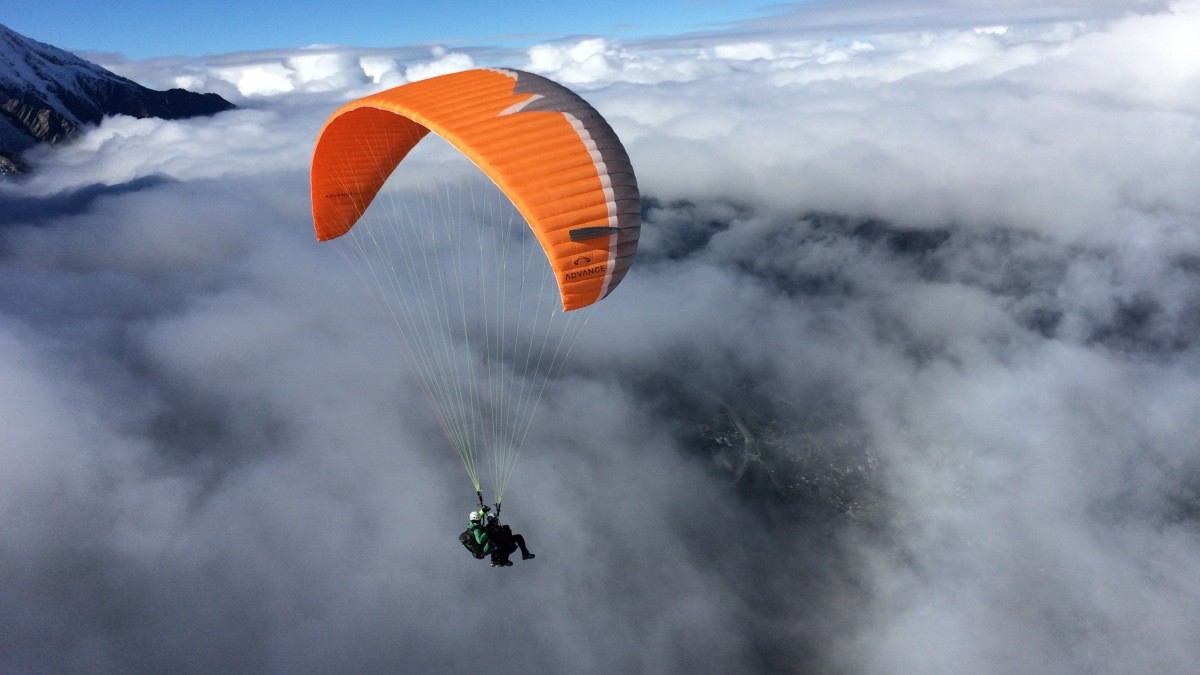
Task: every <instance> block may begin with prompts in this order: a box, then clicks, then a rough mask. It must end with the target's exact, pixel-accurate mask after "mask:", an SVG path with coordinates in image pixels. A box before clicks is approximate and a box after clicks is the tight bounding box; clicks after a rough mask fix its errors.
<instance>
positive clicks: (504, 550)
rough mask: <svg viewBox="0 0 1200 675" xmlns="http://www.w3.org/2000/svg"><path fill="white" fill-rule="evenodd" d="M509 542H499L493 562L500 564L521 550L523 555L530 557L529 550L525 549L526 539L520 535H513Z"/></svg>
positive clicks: (494, 552) (494, 550) (493, 555)
mask: <svg viewBox="0 0 1200 675" xmlns="http://www.w3.org/2000/svg"><path fill="white" fill-rule="evenodd" d="M507 539H508V540H507V541H497V542H496V548H495V549H493V550H492V562H500V561H503V560H508V556H510V555H512V554H513V553H516V552H517V549H518V548H519V549H521V555H529V549H528V548H526V547H525V537H522V536H521V535H519V534H514V535H511V536H509V537H508V538H507Z"/></svg>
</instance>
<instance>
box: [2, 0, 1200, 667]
mask: <svg viewBox="0 0 1200 675" xmlns="http://www.w3.org/2000/svg"><path fill="white" fill-rule="evenodd" d="M889 6H890V7H891V6H893V5H889ZM978 6H979V5H978V3H973V4H972V7H978ZM855 7H856V8H860V9H863V10H864V12H865V14H864V15H865V16H868V17H871V18H872V20H873V22H872V21H867V22H865V23H863V24H862V25H857V24H856V25H855V26H853V30H852V31H851V30H848V29H847V30H845V31H841V30H839V31H837V35H836V38H837V39H832V38H829V37H828V36H829V35H832V34H833V33H834V32H833V31H832V30H831V29H821V31H814V32H808V31H805V30H801V29H800V28H794V29H793V30H792V31H791V32H790V33H787V34H780V33H777V32H767V31H765V30H763V29H761V28H757V27H756V26H755V25H754V24H748V25H747V26H745V27H742V28H740V29H736V30H731V31H729V32H726V33H722V34H707V35H696V36H685V37H687V40H674V39H671V40H668V39H664V40H662V41H660V42H657V43H655V42H645V43H637V44H622V43H618V42H615V41H612V40H608V39H604V38H586V39H577V40H572V41H565V42H559V43H546V44H541V45H537V46H535V47H533V48H530V49H528V50H522V51H511V50H498V49H487V50H484V49H480V50H471V49H437V50H434V51H430V50H429V49H427V48H420V49H415V48H414V49H398V50H395V51H394V52H387V51H384V50H372V51H365V50H355V49H350V48H337V47H327V48H326V47H322V48H309V49H304V50H297V51H296V52H291V53H284V52H278V53H276V52H271V53H245V54H231V55H225V56H219V57H212V58H209V59H195V60H188V61H173V62H169V63H168V62H127V63H105V64H103V65H105V66H106V67H110V68H113V69H114V70H116V71H117V72H119V73H121V74H123V75H126V76H131V77H135V78H137V79H139V80H140V81H143V82H145V83H147V84H151V85H153V86H158V87H160V88H161V87H164V86H179V85H180V84H188V85H189V86H196V87H201V88H208V89H211V90H214V91H217V93H220V94H222V95H223V96H228V97H231V98H232V99H234V100H235V102H237V103H238V104H239V105H242V106H243V107H244V109H243V110H239V111H234V112H230V113H225V114H222V115H218V116H216V117H213V118H210V119H203V120H183V121H177V122H163V121H159V120H133V119H126V118H114V119H110V120H106V121H105V122H104V123H103V124H102V125H101V126H100V127H99V128H97V129H95V130H93V131H91V132H89V133H88V134H86V135H85V136H84V137H83V138H81V139H80V141H79V142H77V143H74V144H72V145H69V146H66V147H62V148H54V149H45V150H42V151H39V153H40V154H33V155H32V156H31V162H32V163H33V164H34V165H35V169H36V172H35V175H34V176H32V177H31V178H30V179H28V180H26V181H23V182H20V183H9V184H3V185H0V213H3V214H6V215H5V216H4V217H3V221H2V222H3V226H2V227H0V278H2V279H3V283H4V287H5V289H6V291H7V292H6V293H5V294H4V297H3V299H2V300H0V347H2V348H0V373H2V375H3V376H2V377H0V402H2V405H0V411H2V412H0V453H2V458H0V459H2V460H3V464H4V466H5V467H6V470H5V471H4V472H0V508H2V509H3V514H4V523H5V525H4V527H3V528H0V556H2V558H3V560H0V569H3V570H4V573H3V581H0V616H2V617H3V621H0V626H3V628H0V662H3V663H4V665H5V667H6V670H11V671H13V672H40V671H46V670H55V671H65V672H96V671H101V672H104V671H118V672H131V671H132V672H148V671H154V672H161V671H164V670H171V671H179V672H212V671H216V670H220V671H231V672H295V671H297V670H303V671H306V672H312V671H317V672H345V671H357V672H396V671H406V672H429V671H434V672H437V671H454V670H464V669H467V668H474V667H478V666H479V663H480V658H482V657H481V653H483V654H487V656H486V659H487V661H488V666H489V667H490V668H493V669H495V670H498V671H500V672H510V671H513V672H515V671H529V670H536V671H542V672H581V673H582V672H612V671H617V672H685V671H687V672H730V671H756V672H780V671H784V672H813V671H816V672H846V673H862V672H867V673H884V672H887V673H895V672H902V673H926V672H940V671H954V672H979V673H990V672H1011V671H1017V672H1062V673H1074V672H1112V673H1118V672H1154V671H1164V672H1192V671H1196V670H1198V669H1200V661H1198V659H1197V657H1196V653H1195V650H1194V649H1193V648H1192V636H1194V635H1195V634H1196V633H1197V631H1198V630H1200V620H1198V619H1197V617H1200V582H1197V581H1196V575H1195V574H1194V573H1193V570H1195V569H1196V568H1197V565H1198V564H1200V539H1198V536H1200V531H1198V522H1200V520H1198V519H1200V453H1198V449H1200V448H1197V438H1200V423H1198V422H1197V420H1200V345H1198V344H1197V338H1196V336H1197V335H1200V330H1198V329H1200V292H1198V291H1197V289H1200V284H1198V283H1197V281H1198V276H1200V240H1198V238H1197V231H1196V227H1195V223H1196V222H1198V220H1200V218H1198V216H1200V198H1198V197H1197V196H1196V194H1195V191H1194V190H1193V189H1191V186H1192V185H1194V184H1195V183H1196V178H1197V177H1200V147H1198V146H1197V144H1196V143H1195V140H1194V139H1195V138H1196V137H1197V131H1200V129H1198V128H1197V126H1198V123H1197V119H1198V114H1200V94H1198V93H1197V92H1198V91H1200V89H1198V88H1197V87H1196V86H1195V84H1196V83H1197V81H1198V80H1200V58H1192V57H1194V56H1197V55H1196V53H1195V50H1196V47H1195V46H1194V45H1193V44H1192V42H1194V41H1190V40H1189V39H1188V37H1189V36H1191V35H1194V34H1196V33H1197V30H1198V29H1200V5H1198V4H1197V3H1195V2H1177V3H1172V4H1169V5H1163V4H1146V5H1125V4H1121V5H1117V4H1113V5H1111V6H1108V5H1105V6H1102V7H1093V6H1092V5H1090V4H1089V7H1092V8H1093V10H1094V11H1093V12H1092V13H1091V14H1084V10H1083V9H1081V8H1082V7H1083V5H1082V4H1079V3H1062V4H1060V5H1057V6H1046V7H1050V10H1053V11H1049V10H1047V11H1048V13H1045V14H1043V13H1040V10H1038V11H1034V9H1029V10H1028V11H1026V10H1023V9H1021V8H1020V7H1018V8H1017V9H1014V10H1012V11H1011V12H1009V13H1008V14H1007V15H1003V14H1001V13H1000V12H999V10H995V11H990V12H989V13H987V14H980V13H977V12H976V11H975V10H973V9H969V8H959V9H954V8H950V9H946V10H944V12H943V13H941V14H938V16H941V17H947V20H946V21H945V22H940V21H934V20H932V19H930V18H928V17H929V16H931V14H930V13H929V12H928V11H926V10H925V9H924V6H923V5H915V4H914V5H913V6H912V7H911V8H908V7H906V6H899V8H898V9H896V10H895V11H896V12H898V13H899V12H901V10H905V11H907V10H909V9H911V10H912V11H911V12H909V13H908V14H906V15H905V17H907V18H904V20H903V21H898V22H895V23H893V22H889V21H887V20H885V19H886V15H885V13H881V12H882V10H877V8H875V7H874V6H872V5H870V4H869V3H858V4H857V5H855ZM1022 7H1023V6H1022ZM1028 7H1030V8H1033V5H1029V6H1028ZM1038 7H1043V5H1038ZM867 9H870V10H871V11H866V10H867ZM1127 9H1134V10H1136V11H1124V10H1127ZM917 10H920V11H917ZM837 11H838V10H837V8H836V7H834V6H832V5H823V4H819V3H818V4H816V5H813V6H812V7H811V8H810V9H809V10H808V14H807V17H808V18H807V19H806V20H807V21H809V22H810V23H812V22H815V21H816V19H817V18H821V17H822V16H825V17H833V18H836V17H835V16H834V15H835V14H836V12H837ZM804 15H805V14H804V12H801V11H797V12H796V13H795V16H797V17H800V16H804ZM914 16H916V17H917V18H915V19H914V18H912V17H914ZM922 17H924V18H922ZM833 18H829V20H828V21H827V22H826V23H824V24H819V25H832V21H833ZM1005 18H1008V19H1009V21H1004V20H1003V19H1005ZM951 19H953V20H951ZM813 25H818V24H815V23H814V24H813ZM822 31H823V34H822ZM499 63H504V64H507V65H511V66H514V67H518V68H526V69H529V70H533V71H536V72H539V73H541V74H544V75H547V76H549V77H552V78H555V79H557V80H559V81H562V82H564V83H567V84H569V85H571V86H573V87H574V88H575V89H576V90H578V91H580V92H581V93H582V94H583V95H584V96H585V97H586V98H588V99H589V100H590V101H591V102H592V103H593V104H594V105H595V106H596V107H597V108H598V109H599V110H600V111H601V112H602V113H603V114H604V115H605V116H606V118H607V119H609V120H610V122H611V123H612V124H613V126H614V128H615V129H616V130H617V132H618V134H619V135H620V136H621V137H622V138H623V139H624V140H625V141H626V144H627V147H628V149H629V152H630V156H631V158H632V160H633V162H634V165H635V167H636V168H637V170H638V172H639V174H638V175H639V182H640V184H641V186H642V189H643V193H644V195H645V197H646V205H645V206H646V211H645V221H646V223H645V228H644V239H643V244H642V249H641V251H640V259H639V262H638V264H637V265H636V266H635V267H634V269H633V271H632V272H631V274H630V275H629V277H627V279H626V280H625V281H624V282H623V284H622V286H621V288H620V289H618V291H617V293H615V294H614V295H613V296H612V297H611V298H609V299H608V300H606V301H605V302H604V303H601V305H599V306H597V307H596V308H595V309H596V311H595V312H594V315H593V316H592V317H591V318H590V319H589V322H588V330H587V331H586V332H585V333H584V334H583V335H581V336H580V338H579V339H578V341H577V343H576V345H575V349H576V353H575V354H574V355H573V357H572V359H571V363H570V364H569V366H568V368H567V370H566V371H565V372H564V374H563V375H562V377H561V378H560V379H559V380H558V382H557V383H556V385H555V387H554V389H553V391H551V392H549V394H548V396H547V397H546V399H545V403H544V407H543V408H542V410H541V411H540V413H539V417H538V421H537V424H536V425H535V429H534V431H533V434H532V436H531V440H530V442H529V444H528V446H527V447H526V449H525V451H524V454H523V456H522V459H521V463H520V464H519V466H518V469H517V475H516V477H515V478H514V482H513V483H512V485H511V486H510V488H509V496H508V498H507V499H506V512H508V513H509V514H510V519H511V522H512V524H513V525H514V526H515V528H516V529H517V530H518V531H522V532H524V534H525V535H526V536H527V537H528V538H529V540H530V543H531V545H532V547H533V549H534V550H535V551H536V552H537V553H538V554H539V555H538V558H537V559H536V560H535V561H530V562H528V563H525V564H522V563H521V562H518V563H517V565H516V566H515V567H513V568H510V569H507V570H502V571H496V572H502V573H493V571H492V570H488V569H486V567H484V568H481V567H480V565H479V564H478V563H477V562H476V561H473V560H471V559H470V558H469V557H468V556H466V555H465V554H464V553H463V552H462V551H460V550H458V544H457V543H456V542H455V541H454V537H455V536H456V534H457V532H458V531H459V530H461V527H462V526H463V520H464V518H465V516H466V512H467V511H468V510H469V509H470V507H471V498H472V495H471V494H470V490H469V484H468V482H467V481H466V479H465V478H464V476H463V474H462V471H461V467H460V466H459V465H458V461H457V458H456V457H455V455H454V453H453V452H452V451H450V450H449V449H448V448H446V447H444V444H445V441H444V439H443V438H442V437H441V436H440V434H439V431H438V429H437V428H436V423H435V422H434V421H433V420H431V419H430V416H429V413H428V406H427V405H426V403H425V401H424V399H423V396H422V394H421V393H420V391H419V389H418V387H417V385H416V383H415V382H414V381H413V378H412V376H411V373H410V372H408V368H407V365H406V362H405V361H404V359H403V358H400V357H398V355H397V350H398V347H397V345H396V343H395V341H394V340H393V338H392V336H391V335H390V334H389V333H388V331H387V328H386V325H385V324H384V322H382V321H381V320H380V317H379V314H378V311H377V309H376V308H375V307H374V306H373V305H372V303H371V301H370V299H369V296H368V295H367V294H365V293H364V292H363V291H362V289H361V288H359V287H358V286H357V285H356V281H355V279H354V277H353V275H352V274H350V273H348V272H347V269H346V261H345V260H344V258H343V257H342V256H340V255H338V254H337V252H336V250H335V249H333V248H331V247H329V246H328V245H317V244H316V243H315V242H314V241H313V239H312V235H311V222H310V216H309V212H308V203H307V188H308V185H307V162H308V159H309V155H310V152H311V144H312V142H313V139H315V136H316V133H317V131H318V130H319V129H320V125H321V123H322V122H323V121H324V118H325V116H326V115H327V114H328V113H329V112H331V111H332V109H333V108H334V107H336V106H337V105H339V104H340V103H341V102H343V101H345V100H349V99H351V98H353V97H355V96H359V95H362V94H365V93H368V92H370V91H374V90H378V89H379V88H382V87H385V86H394V85H397V84H401V83H403V82H406V81H410V80H414V79H420V78H422V77H428V76H431V75H435V74H437V73H439V72H447V71H449V70H454V69H461V68H465V67H471V66H478V65H493V64H499ZM181 73H182V74H181ZM176 78H185V79H186V82H185V81H184V80H181V79H176ZM414 159H416V160H418V161H417V162H415V163H414V167H413V169H412V170H414V171H427V172H442V171H444V172H449V173H452V174H456V175H457V174H462V175H469V174H470V167H469V166H463V165H462V164H461V163H459V164H456V163H454V158H453V157H449V156H447V155H445V154H439V153H436V152H434V153H431V154H426V155H422V156H421V157H415V158H414Z"/></svg>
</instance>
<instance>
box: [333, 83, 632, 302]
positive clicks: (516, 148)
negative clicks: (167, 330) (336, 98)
mask: <svg viewBox="0 0 1200 675" xmlns="http://www.w3.org/2000/svg"><path fill="white" fill-rule="evenodd" d="M430 131H433V132H435V133H436V134H438V135H439V136H441V137H442V138H444V139H446V140H447V141H449V142H450V143H451V144H452V145H454V146H455V147H456V148H458V149H459V150H460V151H461V152H462V153H463V154H465V155H466V156H467V157H469V158H470V159H471V160H472V161H473V162H474V163H475V164H476V165H477V166H479V168H480V169H482V170H483V171H484V172H485V173H486V174H487V175H488V176H489V177H490V178H491V179H492V180H493V181H494V182H495V183H496V185H498V186H499V187H500V189H501V190H502V191H503V192H504V193H505V194H506V195H507V196H508V198H509V199H510V200H511V201H512V203H513V204H514V205H515V206H516V207H517V209H518V210H519V211H520V213H521V215H522V216H523V217H524V218H525V220H526V222H527V223H528V224H529V226H530V228H532V230H533V232H534V234H535V235H536V237H537V239H538V242H539V243H540V244H541V247H542V250H543V251H544V252H545V254H546V257H547V259H548V260H549V262H550V266H551V268H552V269H553V270H554V274H555V277H556V280H557V283H558V290H559V293H560V295H561V296H562V304H563V309H565V310H572V309H578V308H581V307H586V306H588V305H590V304H592V303H594V302H596V301H598V300H600V299H602V298H604V297H605V296H607V295H608V294H609V293H611V292H612V291H613V289H614V288H616V286H617V284H619V283H620V281H621V279H622V278H624V276H625V273H626V271H627V270H628V269H629V266H630V264H631V263H632V261H633V256H634V253H635V252H636V250H637V242H638V236H639V233H640V229H641V214H640V198H639V194H638V188H637V181H636V179H635V178H634V175H633V169H632V167H631V165H630V162H629V157H628V155H627V154H626V152H625V149H624V148H623V147H622V145H621V143H620V141H619V140H618V139H617V136H616V134H615V133H614V132H613V130H612V128H611V127H610V126H609V125H608V123H607V122H605V121H604V119H603V118H602V117H601V116H600V115H599V113H597V112H596V111H595V109H593V108H592V107H591V106H590V105H589V104H588V103H587V102H586V101H584V100H583V99H581V98H580V97H579V96H577V95H575V94H574V93H573V92H571V91H570V90H568V89H566V88H565V87H563V86H561V85H559V84H557V83H555V82H552V81H551V80H548V79H546V78H544V77H540V76H538V75H533V74H531V73H526V72H522V71H518V70H507V69H479V70H468V71H464V72H459V73H452V74H450V75H443V76H440V77H434V78H430V79H428V80H422V81H418V82H413V83H410V84H406V85H403V86H400V87H396V88H394V89H389V90H387V91H384V92H380V93H378V94H373V95H371V96H367V97H365V98H361V99H359V100H357V101H353V102H351V103H348V104H346V105H345V106H343V107H342V108H341V109H339V110H338V111H336V112H335V113H334V114H333V115H332V116H331V117H330V118H329V120H328V121H327V122H326V123H325V127H324V128H323V129H322V131H321V135H320V137H319V138H318V140H317V145H316V150H315V151H314V155H313V162H312V205H313V218H314V222H315V226H316V233H317V239H319V240H321V241H325V240H329V239H333V238H336V237H339V236H341V235H343V234H345V233H346V232H347V231H349V230H350V228H352V227H353V226H354V224H355V222H357V221H358V219H359V217H360V216H361V215H362V214H363V212H364V211H366V209H367V207H368V206H369V205H370V203H371V201H372V200H373V199H374V198H375V195H376V194H377V193H378V192H379V190H380V188H381V187H382V186H383V184H384V182H385V181H386V180H387V178H388V176H389V175H390V174H391V173H392V171H393V170H394V169H395V168H396V166H397V165H398V164H399V163H400V162H402V161H403V159H404V157H405V156H406V155H407V154H408V153H409V151H410V150H411V149H412V148H413V146H415V145H416V144H417V143H418V142H419V141H420V140H421V139H422V138H424V137H425V135H426V134H428V133H429V132H430Z"/></svg>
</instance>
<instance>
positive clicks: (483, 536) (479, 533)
mask: <svg viewBox="0 0 1200 675" xmlns="http://www.w3.org/2000/svg"><path fill="white" fill-rule="evenodd" d="M467 530H469V531H470V532H471V534H472V535H473V536H474V537H475V543H477V544H480V545H481V546H483V552H484V553H491V552H492V549H493V548H495V547H496V546H495V544H493V543H492V540H491V537H489V536H488V533H487V530H486V529H484V527H483V525H480V524H479V523H471V524H469V525H468V526H467Z"/></svg>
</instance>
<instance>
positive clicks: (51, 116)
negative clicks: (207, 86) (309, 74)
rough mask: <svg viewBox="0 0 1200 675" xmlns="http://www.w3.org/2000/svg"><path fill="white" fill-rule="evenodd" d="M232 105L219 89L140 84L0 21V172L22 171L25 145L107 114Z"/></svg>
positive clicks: (180, 115)
mask: <svg viewBox="0 0 1200 675" xmlns="http://www.w3.org/2000/svg"><path fill="white" fill-rule="evenodd" d="M236 107H237V106H235V105H234V104H232V103H230V102H229V101H226V100H225V99H224V98H221V97H220V96H218V95H217V94H199V93H195V92H191V91H187V90H185V89H168V90H166V91H158V90H154V89H150V88H147V87H144V86H142V85H140V84H138V83H136V82H134V81H133V80H129V79H127V78H124V77H121V76H120V75H117V74H116V73H113V72H111V71H109V70H107V69H105V68H103V67H101V66H99V65H97V64H95V63H92V62H90V61H87V60H85V59H82V58H80V57H78V56H76V55H74V54H72V53H70V52H68V51H66V50H63V49H59V48H58V47H54V46H53V45H48V44H45V43H43V42H38V41H37V40H33V39H31V38H28V37H25V36H24V35H21V34H20V33H17V32H15V31H13V30H12V29H10V28H8V27H7V26H5V25H3V24H0V174H4V173H9V174H19V173H24V172H26V171H27V170H28V166H27V165H26V164H25V162H24V161H23V160H22V159H21V154H22V153H24V152H25V151H26V150H28V149H29V148H31V147H33V146H35V145H37V144H40V143H50V144H56V143H63V142H67V141H69V140H71V139H72V138H74V137H75V136H77V135H78V134H79V133H80V131H81V129H83V128H84V127H86V126H89V125H95V124H99V123H100V122H101V121H102V120H103V119H104V118H105V117H110V116H113V115H128V116H131V117H139V118H144V117H157V118H161V119H169V120H170V119H184V118H188V117H196V116H205V115H214V114H216V113H219V112H223V111H225V110H232V109H234V108H236Z"/></svg>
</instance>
